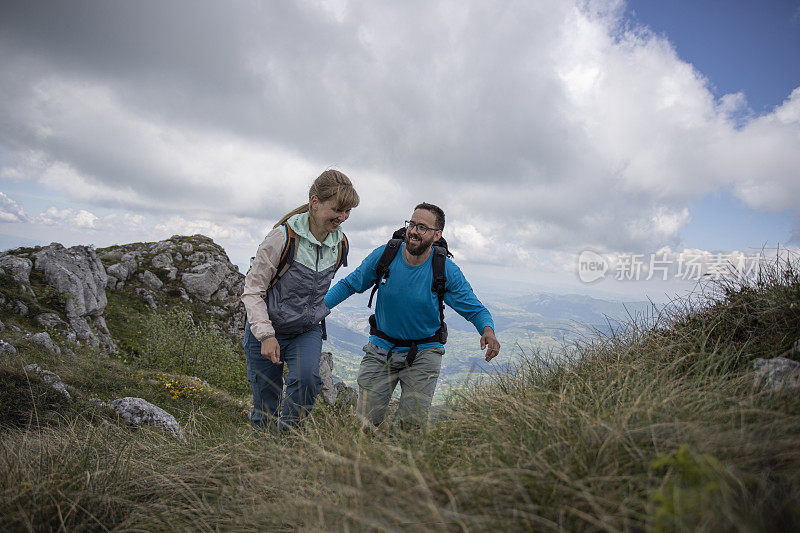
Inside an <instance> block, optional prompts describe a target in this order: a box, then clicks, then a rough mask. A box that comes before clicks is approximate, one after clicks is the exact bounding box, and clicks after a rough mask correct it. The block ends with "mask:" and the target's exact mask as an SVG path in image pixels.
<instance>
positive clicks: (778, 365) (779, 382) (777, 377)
mask: <svg viewBox="0 0 800 533" xmlns="http://www.w3.org/2000/svg"><path fill="white" fill-rule="evenodd" d="M753 369H754V370H755V385H756V387H758V388H761V389H762V390H765V391H770V392H775V391H781V390H792V389H797V388H798V387H800V363H798V362H797V361H792V360H791V359H786V358H785V357H774V358H772V359H760V358H759V359H756V360H755V361H754V362H753Z"/></svg>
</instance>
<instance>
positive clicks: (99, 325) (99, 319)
mask: <svg viewBox="0 0 800 533" xmlns="http://www.w3.org/2000/svg"><path fill="white" fill-rule="evenodd" d="M92 326H94V328H95V329H96V330H97V331H99V332H100V333H105V334H106V335H108V333H109V331H108V326H107V325H106V319H105V318H104V317H103V316H96V317H94V319H92Z"/></svg>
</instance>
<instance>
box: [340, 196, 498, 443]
mask: <svg viewBox="0 0 800 533" xmlns="http://www.w3.org/2000/svg"><path fill="white" fill-rule="evenodd" d="M443 229H444V212H443V211H442V210H441V209H440V208H439V207H437V206H435V205H433V204H428V203H421V204H419V205H418V206H417V207H416V208H415V209H414V213H413V215H411V220H407V221H406V233H405V238H404V241H403V242H402V243H401V244H400V248H399V251H398V252H397V254H396V255H395V257H394V259H393V260H392V261H391V263H390V264H389V267H388V273H387V275H386V276H385V277H383V279H382V280H381V281H380V283H379V289H378V300H377V304H376V307H375V318H374V323H373V324H372V328H371V332H370V333H371V334H370V337H369V343H368V344H367V345H366V346H365V347H364V358H363V359H362V361H361V366H360V368H359V371H358V386H359V399H358V414H359V418H361V420H362V423H365V424H367V423H371V424H372V425H374V426H379V425H380V424H381V422H383V420H384V417H385V416H386V408H387V407H388V405H389V400H390V398H391V397H392V392H394V389H395V387H396V386H397V383H398V382H399V383H400V387H401V394H400V405H399V407H398V417H399V419H400V423H401V427H403V428H419V427H421V426H422V425H423V424H424V423H425V420H426V419H427V416H428V411H429V409H430V406H431V400H432V399H433V392H434V390H435V389H436V381H437V380H438V378H439V371H440V369H441V365H442V355H444V345H443V341H444V340H445V338H442V337H443V336H442V335H441V334H440V331H441V329H445V328H444V326H443V320H442V316H443V315H441V314H440V307H439V305H440V303H439V296H438V295H437V293H436V292H434V290H432V287H433V281H434V274H433V271H434V268H433V267H432V260H433V257H434V255H435V254H434V253H433V252H434V249H433V247H432V245H433V243H434V242H436V241H437V240H439V238H440V237H441V236H442V230H443ZM385 248H386V245H383V246H380V247H378V248H376V249H375V250H374V251H373V252H372V253H370V254H369V255H368V256H367V258H366V259H364V261H363V262H362V263H361V265H359V266H358V268H356V269H355V270H354V271H353V272H351V273H350V274H349V275H348V276H347V277H346V278H344V279H343V280H341V281H339V283H337V284H336V285H335V286H333V287H332V288H331V289H330V290H329V291H328V294H327V295H326V296H325V304H326V305H327V306H328V308H333V307H335V306H336V305H338V304H339V303H341V302H342V301H343V300H345V299H346V298H348V297H350V296H352V295H353V294H354V293H356V292H359V293H361V292H364V291H365V290H367V289H369V288H370V287H372V286H373V284H374V283H375V280H376V268H377V265H378V261H379V259H380V258H381V255H382V254H383V251H384V249H385ZM444 272H445V274H446V278H447V280H446V283H445V286H444V288H445V291H446V292H444V303H445V304H447V305H448V306H450V307H451V308H453V309H454V310H455V311H456V312H457V313H458V314H460V315H461V316H463V317H464V318H466V319H467V320H469V321H470V322H472V324H473V325H474V326H475V328H476V329H477V330H478V333H480V334H481V339H480V346H481V350H483V349H484V348H485V349H486V354H485V359H486V361H490V360H492V358H494V357H495V356H496V355H497V354H498V353H499V352H500V343H499V342H498V341H497V338H496V337H495V334H494V322H493V320H492V316H491V314H490V313H489V311H488V310H487V309H486V307H484V305H483V304H482V303H481V302H480V300H478V298H477V297H476V296H475V294H474V293H473V292H472V287H470V285H469V283H468V282H467V280H466V279H465V278H464V275H463V274H462V273H461V270H460V269H459V268H458V266H457V265H456V264H455V263H454V262H453V261H452V260H450V258H449V257H448V258H446V260H445V261H444ZM409 361H412V362H411V364H410V365H409V364H408V362H409Z"/></svg>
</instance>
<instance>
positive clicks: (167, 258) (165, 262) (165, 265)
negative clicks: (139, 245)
mask: <svg viewBox="0 0 800 533" xmlns="http://www.w3.org/2000/svg"><path fill="white" fill-rule="evenodd" d="M150 264H152V265H153V268H160V269H161V270H169V269H170V268H172V255H170V254H168V253H167V252H164V253H160V254H158V255H157V256H155V257H153V259H152V260H151V261H150Z"/></svg>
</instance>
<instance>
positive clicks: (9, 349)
mask: <svg viewBox="0 0 800 533" xmlns="http://www.w3.org/2000/svg"><path fill="white" fill-rule="evenodd" d="M0 353H7V354H9V355H17V349H16V348H14V345H13V344H11V343H9V342H6V341H4V340H0Z"/></svg>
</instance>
